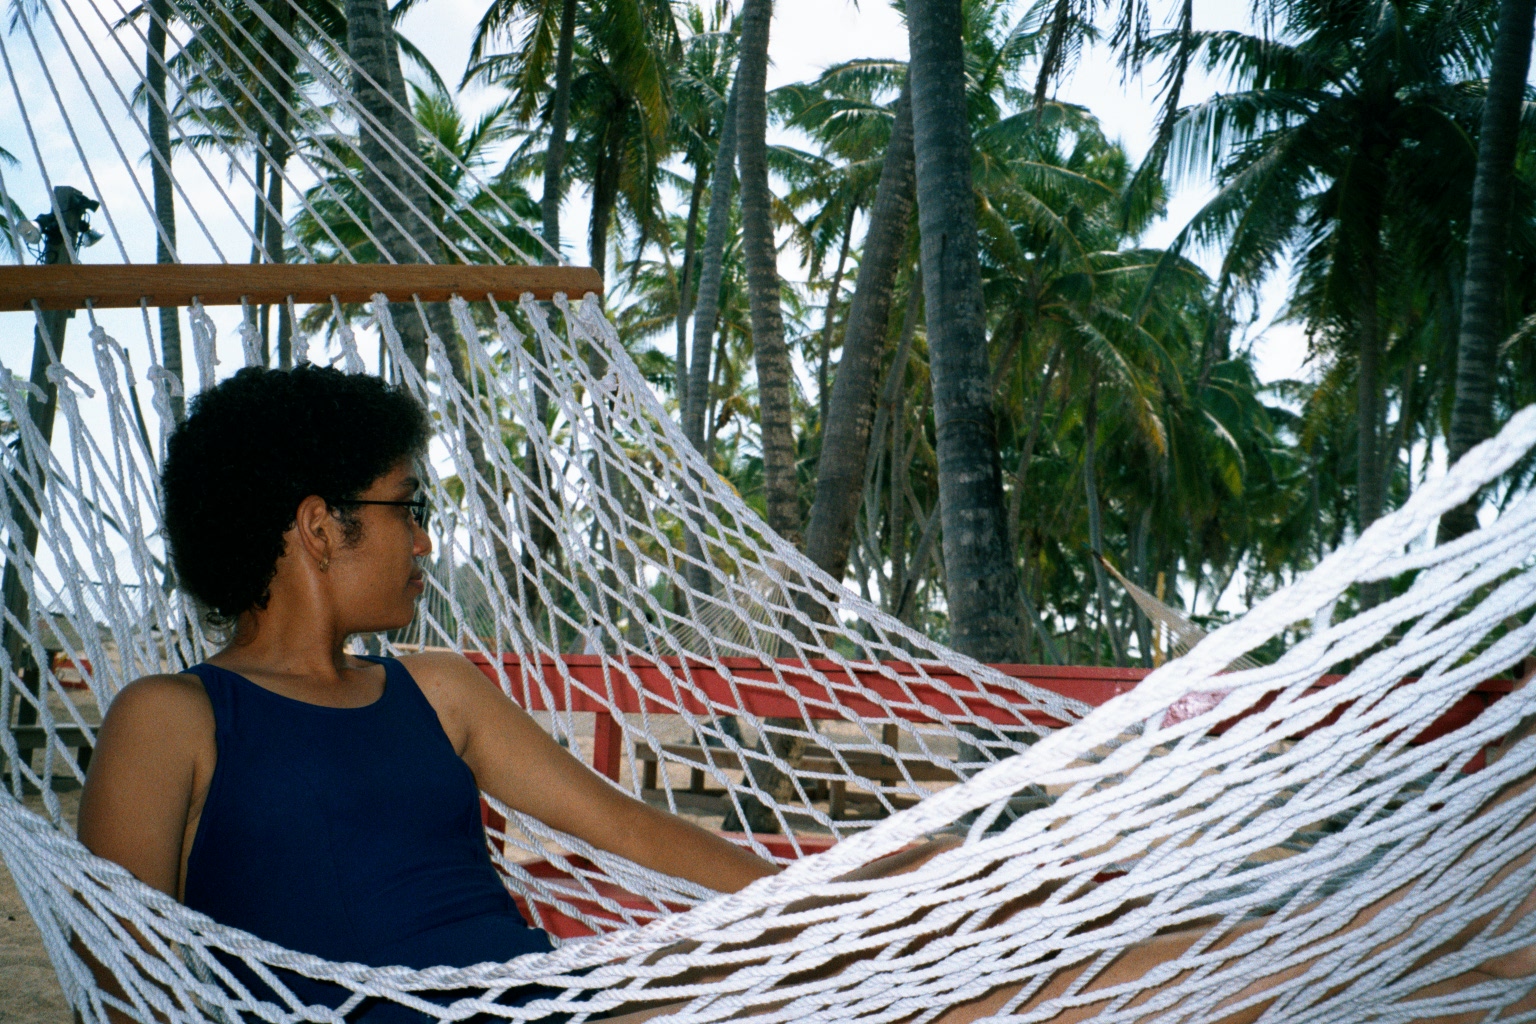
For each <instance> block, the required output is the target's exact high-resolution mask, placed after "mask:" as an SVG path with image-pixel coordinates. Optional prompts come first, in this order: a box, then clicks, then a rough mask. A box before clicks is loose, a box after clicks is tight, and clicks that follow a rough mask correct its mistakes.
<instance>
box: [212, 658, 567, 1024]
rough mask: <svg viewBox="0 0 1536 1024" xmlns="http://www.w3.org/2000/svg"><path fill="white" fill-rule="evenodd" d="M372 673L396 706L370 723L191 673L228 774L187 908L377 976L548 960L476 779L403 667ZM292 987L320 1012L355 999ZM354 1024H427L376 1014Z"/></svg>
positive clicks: (227, 677) (295, 982) (378, 1007)
mask: <svg viewBox="0 0 1536 1024" xmlns="http://www.w3.org/2000/svg"><path fill="white" fill-rule="evenodd" d="M368 660H370V661H374V662H376V663H378V664H382V665H383V666H384V693H383V695H382V696H381V697H380V698H379V699H378V700H377V701H375V702H374V703H372V704H369V705H367V706H365V707H359V708H329V707H321V706H319V705H315V704H308V703H305V702H304V701H299V700H294V699H292V698H290V697H284V696H282V695H280V694H276V693H273V692H272V691H270V690H266V689H263V688H262V687H260V686H257V685H256V684H255V683H253V682H251V681H250V680H248V679H246V678H245V677H244V676H241V675H238V674H236V673H234V672H231V671H229V670H227V669H222V668H219V667H218V666H216V665H208V664H202V665H194V666H193V667H192V668H190V669H188V670H187V671H188V672H190V673H192V674H193V675H196V676H197V677H198V678H199V679H201V680H202V682H203V687H204V688H205V689H206V690H207V691H208V700H209V702H210V703H212V705H213V717H214V724H215V740H216V742H217V745H218V761H217V763H216V765H215V767H214V772H213V779H212V781H211V783H210V784H209V788H208V796H207V799H206V801H205V802H204V804H203V814H202V819H201V820H200V821H199V822H198V826H197V834H196V836H195V838H194V839H193V842H192V852H191V854H190V856H189V858H188V860H187V878H186V905H187V906H189V907H191V908H193V909H194V910H199V911H201V912H203V913H205V914H207V915H208V916H209V917H211V918H213V919H214V920H216V921H218V922H220V923H222V924H226V925H231V926H233V927H236V928H241V929H243V930H245V931H248V932H251V933H252V934H254V935H257V936H260V937H261V938H263V939H266V940H268V941H270V942H275V943H278V944H279V945H282V946H286V947H288V948H289V949H294V950H298V951H300V952H305V953H312V954H314V955H316V956H321V957H324V958H326V959H328V960H338V961H347V962H353V963H363V964H369V965H371V966H375V967H384V966H393V965H403V966H406V967H413V968H425V967H431V966H434V965H438V964H442V965H446V966H453V967H467V966H470V965H472V964H477V963H484V962H486V961H507V960H511V959H512V958H514V957H517V956H521V955H523V954H525V953H534V952H546V951H548V950H549V949H551V945H550V942H549V937H548V936H547V935H545V933H544V932H542V931H539V930H537V929H534V928H530V927H529V926H528V925H527V924H526V923H525V922H524V921H523V918H522V916H521V915H520V914H519V913H518V910H517V906H516V904H514V903H513V901H512V897H511V896H510V895H509V894H508V893H507V890H506V888H505V887H504V886H503V885H502V883H501V879H500V877H499V876H498V875H497V873H496V869H495V868H494V867H493V866H492V863H491V858H490V852H489V850H488V849H487V847H486V842H485V832H484V830H483V828H482V826H481V822H480V798H479V797H480V794H479V790H478V789H477V788H476V786H475V779H474V775H473V773H472V772H471V771H470V770H469V766H468V765H466V764H465V763H464V761H463V760H462V759H461V758H460V757H459V756H458V754H457V753H455V751H454V749H453V745H452V743H450V742H449V740H448V736H447V734H446V733H444V732H443V728H442V725H441V724H440V723H439V722H438V719H437V713H436V711H435V710H434V709H433V707H432V705H431V704H430V703H429V702H428V701H427V698H426V697H425V696H424V695H423V694H422V692H421V689H420V688H419V687H418V686H417V685H416V681H415V680H414V679H412V678H411V674H410V673H409V672H408V671H406V668H405V666H404V665H402V664H400V662H398V661H396V660H394V659H393V658H370V659H368ZM241 973H246V972H241ZM283 980H284V982H285V983H288V984H289V985H290V987H291V988H292V989H293V990H294V994H295V995H297V996H299V997H300V998H303V999H305V1000H307V1001H309V1002H316V1003H324V1004H327V1005H331V1006H335V1005H337V1004H338V1003H339V1002H340V1001H341V1000H342V999H343V998H345V996H346V995H347V993H346V992H345V991H344V990H343V989H341V988H340V987H339V986H335V985H330V984H320V983H316V982H312V981H309V980H308V979H305V978H301V977H299V976H297V975H290V974H288V973H287V972H284V978H283ZM262 987H265V986H262ZM533 994H534V993H533V992H531V991H530V992H529V993H528V995H529V997H531V996H532V995H533ZM348 1019H349V1020H358V1021H366V1022H368V1024H386V1022H393V1021H419V1020H424V1019H426V1018H424V1017H422V1016H421V1015H420V1014H417V1013H416V1012H414V1011H409V1010H406V1009H405V1008H404V1007H401V1006H399V1005H398V1004H393V1003H374V1004H371V1005H370V1006H369V1007H367V1008H365V1011H364V1012H363V1013H362V1014H361V1015H357V1016H352V1015H349V1017H348Z"/></svg>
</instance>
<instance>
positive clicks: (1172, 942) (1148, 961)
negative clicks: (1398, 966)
mask: <svg viewBox="0 0 1536 1024" xmlns="http://www.w3.org/2000/svg"><path fill="white" fill-rule="evenodd" d="M1531 679H1532V676H1531V675H1527V676H1526V678H1525V679H1524V680H1522V681H1521V683H1520V684H1519V686H1517V687H1516V689H1517V690H1518V689H1520V688H1522V687H1524V686H1525V685H1527V684H1528V683H1529V682H1530V681H1531ZM1529 731H1531V726H1530V724H1529V723H1528V724H1527V725H1526V727H1525V728H1524V729H1522V730H1521V733H1522V735H1523V734H1524V733H1525V732H1529ZM1520 738H1522V737H1521V736H1513V735H1512V736H1511V737H1509V738H1507V739H1506V741H1505V743H1504V747H1505V749H1506V750H1507V749H1508V748H1509V747H1511V746H1513V745H1514V743H1515V742H1517V741H1518V740H1519V739H1520ZM1532 786H1536V764H1533V765H1532V766H1531V770H1530V771H1528V772H1527V773H1526V774H1525V775H1524V776H1523V777H1521V778H1520V779H1518V780H1517V781H1515V782H1514V783H1512V784H1510V785H1509V786H1507V787H1505V789H1504V790H1503V791H1501V792H1500V793H1498V794H1496V795H1495V796H1494V797H1493V798H1492V799H1491V800H1489V802H1488V804H1487V805H1486V806H1485V807H1484V808H1483V810H1482V811H1481V812H1479V813H1486V812H1487V811H1488V810H1491V809H1492V808H1494V807H1496V806H1499V805H1500V804H1503V803H1505V802H1506V801H1509V800H1512V799H1514V798H1516V797H1518V796H1520V795H1522V794H1524V793H1525V792H1527V791H1528V790H1529V789H1530V788H1531V787H1532ZM1533 826H1536V813H1533V814H1532V815H1531V816H1529V817H1527V818H1526V819H1525V820H1524V821H1522V822H1521V824H1520V826H1519V827H1520V828H1521V829H1527V828H1532V827H1533ZM957 843H958V840H957V839H955V838H954V837H942V838H939V839H935V840H930V841H929V842H927V843H923V844H919V845H917V846H915V847H912V848H910V849H908V850H904V851H902V852H900V853H897V854H893V855H891V856H890V857H886V858H883V859H881V860H878V861H875V862H873V863H871V864H868V865H865V866H864V867H862V868H859V869H858V870H856V871H854V872H851V873H850V874H848V875H846V876H844V877H845V879H846V880H848V881H857V880H865V879H873V878H883V877H889V876H892V875H898V874H903V873H905V872H908V871H912V870H915V869H916V868H918V867H920V866H921V865H922V864H924V863H926V862H927V861H928V860H930V859H932V858H933V857H934V856H937V855H938V854H939V853H941V852H943V851H944V850H946V849H949V848H951V847H953V846H955V845H957ZM1470 854H1471V851H1470V850H1469V851H1468V852H1467V853H1466V854H1463V856H1464V857H1465V856H1468V855H1470ZM1532 856H1536V853H1527V854H1525V855H1524V856H1522V857H1520V858H1518V859H1517V860H1515V861H1513V862H1512V863H1510V864H1508V865H1506V866H1505V867H1504V868H1503V869H1502V870H1501V871H1500V872H1499V873H1498V874H1497V875H1496V876H1495V877H1494V878H1493V879H1492V880H1491V881H1490V882H1489V883H1488V884H1489V886H1490V887H1492V886H1495V885H1498V884H1499V883H1500V882H1501V881H1503V880H1504V879H1505V878H1506V877H1508V875H1509V874H1511V873H1512V872H1514V871H1517V870H1519V869H1520V868H1521V867H1523V866H1525V864H1526V863H1527V862H1528V861H1529V860H1530V859H1531V857H1532ZM1410 891H1411V886H1404V887H1402V888H1401V889H1398V890H1396V891H1395V892H1392V893H1389V894H1388V895H1386V896H1384V897H1382V898H1381V899H1379V900H1377V901H1376V902H1374V903H1372V904H1370V905H1369V906H1367V907H1365V908H1364V909H1362V910H1361V911H1360V912H1359V913H1358V914H1356V915H1355V918H1354V919H1353V920H1352V921H1351V922H1350V923H1349V924H1348V925H1346V926H1345V927H1344V928H1343V929H1341V930H1340V932H1338V933H1336V934H1348V933H1350V932H1353V931H1357V930H1359V929H1362V928H1364V927H1365V926H1366V925H1368V924H1369V923H1370V922H1371V921H1372V920H1373V919H1375V918H1376V917H1377V916H1378V915H1379V914H1381V913H1382V912H1384V911H1386V910H1387V909H1388V908H1390V907H1393V906H1395V905H1397V904H1398V903H1399V902H1401V900H1402V898H1403V897H1404V896H1405V895H1407V894H1408V893H1409V892H1410ZM824 902H825V901H820V900H805V901H802V902H801V903H799V904H796V905H794V906H792V907H790V908H787V909H789V910H804V909H809V908H811V907H813V906H816V905H818V904H820V903H824ZM1018 909H1020V908H1018V907H1016V908H1011V909H1010V911H1009V913H1010V914H1011V913H1017V911H1018ZM1306 909H1307V908H1303V913H1304V912H1305V910H1306ZM1440 909H1442V908H1440V907H1434V908H1427V909H1426V913H1425V915H1424V916H1429V915H1430V914H1433V913H1435V912H1438V911H1439V910H1440ZM1531 913H1536V893H1532V894H1531V895H1530V896H1529V897H1527V898H1526V900H1525V901H1524V902H1523V903H1522V904H1521V905H1520V907H1519V908H1518V909H1517V910H1516V911H1515V913H1514V914H1512V915H1510V919H1509V921H1508V922H1506V924H1505V925H1504V926H1503V928H1502V929H1501V931H1507V930H1508V929H1509V928H1512V927H1514V925H1515V924H1516V923H1517V922H1519V921H1520V920H1521V919H1522V918H1523V917H1525V916H1526V915H1528V914H1531ZM1004 919H1006V918H1004ZM1489 920H1490V918H1488V917H1485V918H1483V919H1480V920H1478V921H1474V922H1472V923H1470V924H1469V925H1468V926H1467V927H1466V928H1465V929H1463V931H1462V932H1461V933H1460V934H1459V935H1458V936H1456V937H1455V938H1453V939H1452V940H1451V941H1450V942H1448V943H1446V944H1445V945H1443V946H1442V947H1441V948H1440V949H1439V950H1437V951H1436V954H1437V955H1444V954H1446V953H1450V952H1454V951H1455V950H1457V949H1460V948H1461V947H1462V945H1464V944H1465V942H1467V941H1468V940H1469V939H1470V938H1471V937H1472V936H1473V935H1475V934H1477V933H1479V932H1480V931H1481V930H1482V929H1483V928H1484V927H1486V926H1487V923H1488V921H1489ZM1268 921H1269V919H1267V918H1255V919H1252V920H1248V921H1244V922H1242V923H1241V924H1239V925H1237V926H1235V927H1233V928H1230V929H1229V930H1228V932H1227V934H1225V935H1224V936H1223V937H1222V938H1221V939H1220V940H1218V941H1217V942H1215V943H1213V944H1212V948H1213V949H1216V950H1219V949H1221V948H1224V947H1226V946H1228V945H1230V944H1231V943H1233V942H1236V941H1237V940H1238V939H1240V938H1242V937H1243V936H1245V935H1248V934H1250V933H1252V932H1253V931H1255V930H1257V929H1259V928H1261V927H1263V926H1264V925H1265V924H1267V923H1268ZM1206 935H1207V929H1202V928H1189V929H1184V930H1180V931H1174V932H1168V933H1164V934H1161V935H1157V936H1154V937H1153V938H1151V939H1147V940H1144V941H1142V942H1138V943H1135V944H1134V945H1132V946H1130V947H1129V948H1127V949H1126V950H1125V952H1124V953H1122V954H1121V955H1120V956H1119V958H1117V959H1116V960H1115V961H1114V962H1113V963H1111V964H1110V965H1109V966H1108V967H1107V968H1105V969H1104V970H1102V971H1100V972H1099V974H1098V975H1097V976H1096V977H1095V978H1094V980H1093V981H1092V982H1091V983H1089V984H1088V985H1087V986H1086V988H1085V989H1084V992H1085V993H1093V992H1097V991H1106V992H1108V991H1110V990H1114V989H1118V988H1119V987H1120V986H1123V985H1126V984H1130V983H1134V982H1135V981H1137V980H1138V979H1140V978H1143V977H1146V976H1147V974H1148V973H1149V972H1150V971H1152V970H1154V969H1155V968H1158V967H1161V966H1163V965H1164V964H1168V963H1170V962H1172V961H1174V960H1177V959H1178V958H1179V957H1181V956H1183V955H1184V954H1185V953H1187V952H1188V951H1189V950H1190V949H1191V948H1192V947H1193V946H1194V945H1195V944H1196V943H1197V942H1199V941H1201V940H1202V939H1204V938H1205V937H1206ZM760 941H761V942H762V943H763V944H764V945H767V944H769V943H770V942H771V941H772V937H770V936H765V937H764V938H763V939H762V940H760ZM1394 941H1397V940H1394ZM1388 945H1390V943H1389V944H1388ZM1385 948H1387V946H1383V947H1382V949H1383V950H1384V949H1385ZM1380 951H1381V950H1378V952H1380ZM1315 963H1316V959H1315V958H1314V959H1312V960H1308V961H1305V962H1303V963H1300V964H1296V965H1293V966H1291V967H1288V968H1285V969H1283V970H1280V971H1276V972H1273V973H1271V974H1269V975H1266V976H1264V977H1261V978H1258V979H1256V980H1255V981H1254V982H1253V983H1252V984H1251V985H1249V986H1248V987H1247V988H1245V989H1244V990H1243V991H1241V992H1239V993H1238V994H1237V995H1235V996H1233V997H1231V998H1230V999H1228V1000H1226V1001H1225V1002H1224V1003H1223V1004H1222V1007H1221V1008H1225V1007H1236V1006H1238V1005H1240V1004H1243V1003H1246V1002H1248V1000H1250V999H1253V998H1254V997H1255V996H1260V995H1262V994H1263V993H1264V992H1267V991H1269V990H1271V989H1274V988H1275V987H1277V986H1279V985H1282V984H1284V983H1286V982H1288V981H1292V980H1294V979H1295V978H1298V977H1301V976H1302V975H1304V974H1305V973H1306V972H1307V971H1309V970H1310V969H1311V968H1312V966H1313V965H1314V964H1315ZM1087 969H1088V964H1076V965H1074V966H1072V967H1068V968H1064V969H1063V970H1061V971H1060V972H1058V973H1057V974H1056V975H1055V976H1054V977H1052V978H1051V979H1050V981H1049V982H1048V983H1047V984H1046V985H1045V986H1044V987H1042V988H1041V990H1040V991H1039V992H1037V993H1035V994H1034V995H1032V996H1031V997H1030V998H1029V999H1028V1000H1026V1001H1025V1002H1024V1003H1023V1004H1021V1005H1019V1006H1017V1007H1014V1008H1013V1009H1012V1010H1011V1011H1010V1012H1011V1013H1023V1012H1026V1011H1028V1010H1031V1009H1034V1008H1036V1007H1038V1006H1040V1005H1041V1004H1043V1003H1045V1002H1046V1001H1048V1000H1051V999H1055V998H1057V997H1059V996H1061V995H1063V994H1065V993H1066V992H1067V991H1068V990H1069V989H1070V988H1071V987H1072V985H1073V983H1074V982H1076V981H1077V980H1078V979H1079V978H1080V977H1081V975H1082V974H1083V972H1084V971H1086V970H1087ZM724 973H726V972H719V971H717V972H714V973H713V975H712V976H713V977H719V976H722V975H723V974H724ZM710 977H711V976H709V975H704V974H702V973H701V974H697V975H694V976H693V978H691V979H689V980H692V981H695V982H697V981H705V980H710ZM1527 977H1531V978H1533V980H1536V948H1529V947H1528V948H1524V949H1520V950H1516V951H1515V952H1512V953H1508V954H1505V955H1502V956H1499V957H1496V958H1493V959H1491V960H1488V961H1486V962H1484V963H1482V964H1479V965H1478V966H1477V967H1476V968H1474V969H1473V970H1470V971H1467V972H1466V973H1464V974H1462V975H1459V976H1457V977H1455V978H1450V979H1448V980H1446V981H1443V982H1440V983H1437V984H1435V985H1433V986H1429V987H1426V988H1425V989H1422V990H1421V991H1420V992H1419V993H1417V997H1418V998H1426V999H1427V998H1431V997H1438V996H1444V995H1448V994H1451V993H1454V992H1458V991H1461V990H1463V989H1466V988H1470V987H1472V986H1474V985H1477V984H1481V983H1483V982H1486V981H1490V980H1510V979H1517V978H1527ZM1182 980H1183V976H1182V975H1180V976H1178V977H1175V978H1173V979H1171V980H1169V981H1167V982H1163V983H1161V984H1159V985H1156V986H1153V987H1149V988H1148V989H1146V990H1145V991H1144V992H1143V993H1141V994H1140V995H1139V996H1138V997H1137V998H1136V1000H1135V1001H1136V1002H1138V1003H1139V1002H1143V1001H1146V1000H1150V999H1152V998H1154V997H1155V996H1156V995H1158V994H1160V993H1162V992H1165V991H1167V990H1169V989H1171V988H1173V987H1174V986H1176V985H1178V984H1179V983H1180V982H1181V981H1182ZM1021 988H1022V986H1020V985H1006V986H1001V987H999V988H997V989H995V990H993V991H992V992H989V993H987V994H986V995H985V996H982V997H981V998H979V999H976V1000H973V1001H971V1002H968V1003H964V1004H960V1005H957V1006H953V1007H951V1008H950V1009H949V1010H948V1011H947V1012H945V1013H944V1014H943V1015H941V1016H940V1017H939V1018H938V1019H937V1024H970V1022H971V1021H975V1020H978V1019H980V1018H982V1017H987V1016H991V1015H993V1014H995V1013H997V1012H998V1011H999V1010H1001V1009H1002V1008H1003V1007H1005V1006H1007V1005H1008V1004H1009V1003H1010V1002H1012V1001H1013V1000H1014V998H1015V997H1016V996H1017V995H1018V994H1019V992H1020V991H1021ZM1109 998H1110V997H1109V996H1108V995H1106V997H1105V999H1104V1000H1102V1001H1099V1002H1096V1003H1089V1004H1085V1005H1079V1006H1073V1007H1068V1008H1065V1009H1063V1010H1062V1011H1060V1012H1059V1013H1057V1014H1056V1015H1055V1016H1054V1017H1052V1018H1050V1024H1077V1022H1080V1021H1086V1020H1088V1019H1090V1018H1091V1017H1093V1016H1094V1015H1095V1014H1097V1013H1099V1012H1100V1011H1101V1010H1103V1009H1104V1008H1105V1006H1106V1005H1107V1003H1108V1001H1109ZM1276 998H1278V993H1277V995H1276ZM1272 1002H1273V999H1269V1000H1259V1001H1257V1002H1254V1003H1253V1004H1251V1005H1248V1006H1245V1007H1243V1008H1242V1009H1236V1010H1233V1011H1232V1012H1231V1013H1229V1014H1227V1015H1226V1016H1224V1017H1217V1018H1214V1019H1213V1020H1212V1021H1211V1022H1210V1024H1252V1022H1254V1021H1256V1020H1257V1019H1258V1018H1259V1017H1260V1016H1261V1015H1262V1014H1263V1013H1264V1011H1265V1010H1266V1009H1267V1008H1268V1006H1269V1005H1270V1004H1271V1003H1272ZM682 1005H683V1004H679V1003H673V1004H668V1005H664V1006H652V1007H647V1008H644V1009H638V1010H635V1011H633V1012H630V1013H625V1014H621V1015H617V1016H614V1017H610V1018H608V1019H609V1020H610V1021H612V1022H613V1024H640V1022H642V1021H645V1020H647V1019H649V1018H651V1017H655V1016H659V1015H661V1014H663V1013H668V1012H672V1011H674V1010H676V1009H679V1008H680V1007H681V1006H682ZM1221 1008H1218V1012H1220V1009H1221ZM1529 1009H1536V990H1533V991H1532V993H1530V994H1528V995H1527V996H1526V997H1524V998H1523V999H1522V1000H1521V1001H1520V1002H1519V1003H1517V1004H1516V1005H1515V1006H1514V1007H1511V1011H1512V1012H1520V1011H1523V1010H1529ZM1485 1016H1486V1014H1485V1013H1484V1012H1482V1011H1478V1012H1475V1013H1469V1014H1458V1015H1453V1016H1445V1015H1438V1016H1437V1015H1434V1014H1433V1012H1432V1011H1427V1015H1426V1016H1425V1017H1422V1018H1417V1020H1419V1021H1421V1022H1423V1024H1430V1022H1433V1024H1473V1022H1474V1021H1480V1020H1482V1019H1483V1017H1485Z"/></svg>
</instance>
